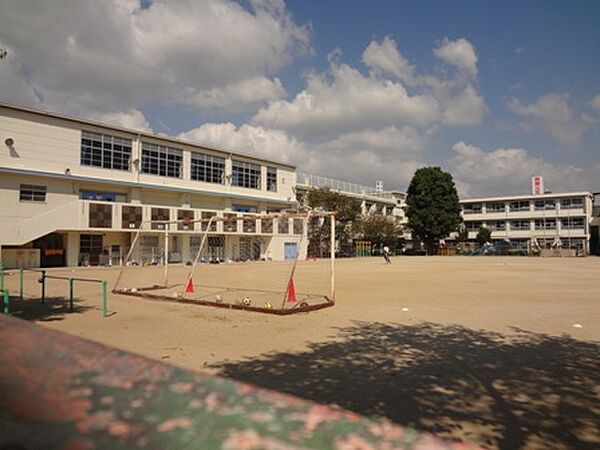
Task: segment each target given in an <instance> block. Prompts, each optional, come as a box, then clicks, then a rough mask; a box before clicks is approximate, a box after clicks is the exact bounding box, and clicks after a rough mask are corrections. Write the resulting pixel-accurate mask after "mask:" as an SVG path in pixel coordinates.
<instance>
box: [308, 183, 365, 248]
mask: <svg viewBox="0 0 600 450" xmlns="http://www.w3.org/2000/svg"><path fill="white" fill-rule="evenodd" d="M306 195H307V198H306V202H307V204H308V206H309V207H311V208H322V209H324V210H325V211H334V212H335V213H336V215H335V227H336V228H335V233H336V238H337V241H338V242H339V243H340V247H341V248H342V249H344V248H345V247H346V244H347V243H349V242H351V241H352V238H354V236H355V235H356V234H357V232H358V230H357V228H358V222H359V218H360V215H361V208H360V201H359V200H358V199H355V198H351V197H347V196H344V195H341V194H338V193H337V192H334V191H331V190H330V189H327V188H319V189H312V190H310V191H309V192H308V193H307V194H306ZM330 238H331V235H330V227H329V224H324V222H323V220H322V218H315V219H313V220H311V222H310V223H309V224H308V245H309V253H310V254H311V255H315V256H323V255H324V254H327V253H328V252H329V246H330Z"/></svg>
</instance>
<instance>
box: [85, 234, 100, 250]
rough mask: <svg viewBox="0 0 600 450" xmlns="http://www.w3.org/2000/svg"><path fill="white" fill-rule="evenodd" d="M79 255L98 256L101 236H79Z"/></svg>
mask: <svg viewBox="0 0 600 450" xmlns="http://www.w3.org/2000/svg"><path fill="white" fill-rule="evenodd" d="M79 253H87V254H100V253H102V235H101V234H82V235H80V236H79Z"/></svg>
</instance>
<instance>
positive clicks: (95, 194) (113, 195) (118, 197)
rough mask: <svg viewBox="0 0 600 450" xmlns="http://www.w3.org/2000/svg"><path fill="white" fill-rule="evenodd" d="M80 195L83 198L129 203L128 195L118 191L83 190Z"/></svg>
mask: <svg viewBox="0 0 600 450" xmlns="http://www.w3.org/2000/svg"><path fill="white" fill-rule="evenodd" d="M79 197H80V198H81V199H82V200H100V201H103V202H121V203H127V195H126V194H119V193H117V192H99V191H81V192H80V193H79Z"/></svg>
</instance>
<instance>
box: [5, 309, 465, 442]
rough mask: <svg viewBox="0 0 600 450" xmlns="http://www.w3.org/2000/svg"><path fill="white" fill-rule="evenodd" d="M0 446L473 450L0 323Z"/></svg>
mask: <svg viewBox="0 0 600 450" xmlns="http://www.w3.org/2000/svg"><path fill="white" fill-rule="evenodd" d="M99 326H100V325H99ZM0 448H2V449H5V448H11V449H12V448H19V449H20V448H27V449H34V448H40V449H69V450H73V449H94V448H97V449H121V448H156V449H159V448H160V449H164V448H169V449H177V448H190V449H191V448H194V449H195V448H198V449H211V448H224V449H275V450H278V449H306V448H319V449H329V448H332V449H363V450H366V449H375V448H378V449H421V450H423V449H432V450H433V449H436V450H438V449H439V450H442V449H469V448H475V447H472V446H469V445H466V444H461V443H446V442H443V441H441V440H438V439H437V438H435V437H433V436H431V435H427V434H420V433H417V432H416V431H414V430H411V429H406V428H401V427H398V426H394V425H392V424H390V423H389V422H385V421H375V420H371V419H367V418H364V417H361V416H359V415H357V414H354V413H351V412H348V411H344V410H341V409H335V408H332V407H328V406H323V405H318V404H314V403H310V402H307V401H303V400H300V399H298V398H295V397H292V396H288V395H283V394H279V393H276V392H273V391H268V390H264V389H258V388H255V387H253V386H251V385H248V384H242V383H237V382H232V381H230V380H227V379H223V378H217V377H212V376H208V375H202V374H198V373H193V372H188V371H184V370H182V369H178V368H176V367H173V366H170V365H167V364H163V363H160V362H156V361H152V360H150V359H147V358H144V357H141V356H137V355H133V354H130V353H127V352H123V351H120V350H117V349H114V348H110V347H106V346H103V345H100V344H96V343H92V342H90V341H86V340H83V339H80V338H77V337H73V336H70V335H66V334H63V333H60V332H57V331H52V330H48V329H45V328H41V327H38V326H36V325H33V324H31V323H29V322H25V321H22V320H19V319H15V318H12V317H7V316H4V317H0Z"/></svg>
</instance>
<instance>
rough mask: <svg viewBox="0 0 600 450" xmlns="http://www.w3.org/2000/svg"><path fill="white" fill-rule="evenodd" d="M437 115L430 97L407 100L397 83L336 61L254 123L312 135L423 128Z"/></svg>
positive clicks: (436, 109)
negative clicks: (392, 127)
mask: <svg viewBox="0 0 600 450" xmlns="http://www.w3.org/2000/svg"><path fill="white" fill-rule="evenodd" d="M437 114H438V105H437V102H436V100H435V99H434V98H432V97H429V96H426V95H412V96H411V95H409V93H408V92H407V91H406V89H405V87H404V86H403V85H402V84H401V83H399V82H394V81H391V80H387V79H381V78H378V77H376V76H365V75H363V74H362V73H361V72H360V71H358V70H357V69H354V68H352V67H350V66H349V65H347V64H342V63H337V62H335V61H334V62H332V63H331V66H330V68H329V71H328V72H327V73H323V74H319V73H315V72H313V73H311V74H310V75H309V76H308V78H307V80H306V88H305V89H304V90H303V91H301V92H300V93H299V94H297V95H296V96H295V97H294V99H293V100H291V101H288V100H279V101H276V102H273V103H271V104H270V105H269V106H268V107H265V108H263V109H261V110H260V111H259V112H258V113H257V114H256V115H255V116H254V118H253V119H252V123H253V124H255V125H262V126H266V127H269V128H280V129H286V130H290V131H292V132H294V133H297V134H299V135H313V136H314V135H324V134H330V135H332V134H339V133H343V132H348V131H350V130H355V129H367V128H372V127H374V126H378V125H379V126H386V125H393V124H397V123H404V124H411V125H419V126H425V125H429V124H431V123H433V122H434V121H435V119H436V117H437Z"/></svg>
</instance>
